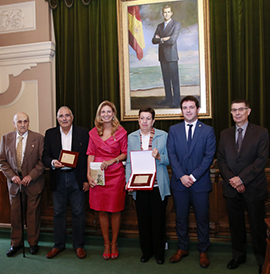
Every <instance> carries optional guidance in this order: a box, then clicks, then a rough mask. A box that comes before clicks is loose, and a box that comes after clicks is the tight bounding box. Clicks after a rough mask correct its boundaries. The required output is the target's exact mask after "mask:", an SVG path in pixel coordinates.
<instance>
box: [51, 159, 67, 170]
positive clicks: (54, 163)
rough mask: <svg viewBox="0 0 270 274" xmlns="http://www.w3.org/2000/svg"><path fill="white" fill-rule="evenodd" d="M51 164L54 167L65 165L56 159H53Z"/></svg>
mask: <svg viewBox="0 0 270 274" xmlns="http://www.w3.org/2000/svg"><path fill="white" fill-rule="evenodd" d="M53 165H54V167H55V168H62V167H65V165H63V164H62V163H60V162H59V161H58V160H53Z"/></svg>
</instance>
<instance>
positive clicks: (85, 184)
mask: <svg viewBox="0 0 270 274" xmlns="http://www.w3.org/2000/svg"><path fill="white" fill-rule="evenodd" d="M88 190H89V183H88V182H84V183H83V191H84V192H86V191H88Z"/></svg>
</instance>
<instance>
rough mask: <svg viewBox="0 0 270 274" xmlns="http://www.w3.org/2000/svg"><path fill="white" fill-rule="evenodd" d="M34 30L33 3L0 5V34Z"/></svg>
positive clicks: (34, 12)
mask: <svg viewBox="0 0 270 274" xmlns="http://www.w3.org/2000/svg"><path fill="white" fill-rule="evenodd" d="M30 30H36V5H35V1H29V2H23V3H16V4H10V5H0V34H6V33H11V32H20V31H30Z"/></svg>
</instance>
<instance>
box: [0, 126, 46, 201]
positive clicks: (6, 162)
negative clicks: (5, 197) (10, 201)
mask: <svg viewBox="0 0 270 274" xmlns="http://www.w3.org/2000/svg"><path fill="white" fill-rule="evenodd" d="M16 136H17V132H16V131H13V132H10V133H7V134H6V135H4V136H3V137H2V141H1V146H0V167H1V169H2V172H3V173H4V175H5V176H6V178H7V184H8V190H9V194H10V195H11V196H15V195H17V194H18V192H19V189H20V187H19V185H17V184H14V183H13V182H12V181H11V179H12V177H13V176H15V175H17V176H18V171H17V161H16ZM43 144H44V137H43V136H42V135H41V134H39V133H37V132H33V131H31V130H28V137H27V142H26V147H25V153H24V157H23V162H22V167H21V168H22V176H23V177H25V176H27V175H30V176H31V177H32V181H31V182H30V184H29V185H28V186H26V187H25V189H27V191H29V192H30V193H31V194H32V195H37V194H40V193H41V192H42V190H43V188H44V178H43V176H41V175H42V173H43V171H44V169H45V166H44V165H43V163H42V152H43Z"/></svg>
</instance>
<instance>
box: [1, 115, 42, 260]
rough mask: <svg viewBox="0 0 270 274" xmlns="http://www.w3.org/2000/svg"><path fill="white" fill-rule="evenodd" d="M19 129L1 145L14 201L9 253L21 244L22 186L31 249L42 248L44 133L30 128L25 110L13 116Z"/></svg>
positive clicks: (15, 251)
mask: <svg viewBox="0 0 270 274" xmlns="http://www.w3.org/2000/svg"><path fill="white" fill-rule="evenodd" d="M13 125H14V127H15V128H16V131H13V132H10V133H7V134H6V135H4V136H3V137H2V140H1V146H0V167H1V169H2V172H3V173H4V175H5V176H6V178H7V184H8V190H9V198H10V204H11V246H10V248H9V250H8V251H7V253H6V255H7V256H8V257H10V256H13V255H14V254H15V253H17V251H18V250H19V249H20V248H21V247H22V245H23V242H22V227H21V222H22V220H21V204H20V195H19V192H20V188H21V189H22V198H23V209H24V212H25V216H26V223H27V240H28V243H29V245H30V253H31V254H32V255H34V254H36V253H37V252H38V250H39V247H38V241H39V233H40V200H41V193H42V191H43V188H44V179H43V176H41V175H42V173H43V171H44V169H45V166H44V165H43V163H42V152H43V145H44V137H43V136H42V135H41V134H39V133H36V132H33V131H31V130H29V129H28V128H29V117H28V115H27V114H26V113H23V112H21V113H17V114H15V116H14V118H13ZM21 137H22V141H21V159H20V160H18V156H17V153H16V148H18V145H19V143H20V138H21Z"/></svg>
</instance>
